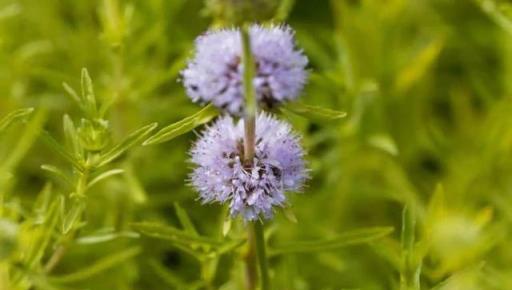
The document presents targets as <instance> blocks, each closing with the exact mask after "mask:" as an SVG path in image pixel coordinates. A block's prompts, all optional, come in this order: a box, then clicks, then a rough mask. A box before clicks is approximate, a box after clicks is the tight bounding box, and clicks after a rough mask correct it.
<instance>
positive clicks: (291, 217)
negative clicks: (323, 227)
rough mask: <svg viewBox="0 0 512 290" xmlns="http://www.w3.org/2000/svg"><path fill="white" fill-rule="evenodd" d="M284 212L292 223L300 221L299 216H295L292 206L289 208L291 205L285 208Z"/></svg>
mask: <svg viewBox="0 0 512 290" xmlns="http://www.w3.org/2000/svg"><path fill="white" fill-rule="evenodd" d="M283 214H284V216H285V217H286V219H287V220H289V221H291V222H292V223H294V224H296V223H297V222H298V221H297V216H295V213H294V212H293V210H292V209H291V208H289V207H285V208H283Z"/></svg>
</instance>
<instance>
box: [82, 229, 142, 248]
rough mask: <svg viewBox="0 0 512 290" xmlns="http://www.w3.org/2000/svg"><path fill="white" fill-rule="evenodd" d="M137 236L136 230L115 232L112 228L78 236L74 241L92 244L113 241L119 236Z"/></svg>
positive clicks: (134, 237)
mask: <svg viewBox="0 0 512 290" xmlns="http://www.w3.org/2000/svg"><path fill="white" fill-rule="evenodd" d="M139 237H140V235H139V233H136V232H131V231H121V232H116V231H114V230H113V229H110V230H109V231H103V232H98V233H96V234H92V235H88V236H83V237H80V238H78V239H77V240H76V242H77V243H78V244H82V245H92V244H99V243H105V242H110V241H113V240H116V239H119V238H130V239H136V238H139Z"/></svg>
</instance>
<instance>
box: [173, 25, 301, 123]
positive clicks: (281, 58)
mask: <svg viewBox="0 0 512 290" xmlns="http://www.w3.org/2000/svg"><path fill="white" fill-rule="evenodd" d="M249 36H250V39H251V50H252V53H253V55H254V61H255V64H256V75H255V77H254V79H253V84H254V88H255V90H256V97H257V99H258V101H259V102H260V104H261V105H264V106H266V107H272V106H274V105H275V104H277V103H281V102H284V101H289V100H293V99H296V98H297V96H298V95H299V94H300V92H301V91H302V89H303V87H304V83H305V82H306V78H307V72H306V70H305V67H306V65H307V63H308V59H307V57H306V56H304V54H303V53H302V51H301V50H297V49H296V47H295V41H294V33H293V31H292V30H291V29H290V28H289V27H287V26H270V27H264V26H259V25H253V26H251V28H250V30H249ZM241 60H242V44H241V38H240V32H239V30H238V29H226V30H218V31H210V32H207V33H206V34H204V35H202V36H200V37H198V38H197V40H196V53H195V56H194V58H193V59H192V61H190V63H189V64H188V67H187V68H186V69H185V70H184V71H183V72H182V77H183V83H184V85H185V87H186V90H187V94H188V95H189V96H190V98H191V99H192V100H193V101H194V102H201V103H208V102H211V103H213V104H214V105H215V106H217V107H219V108H222V109H224V110H226V111H227V112H229V113H231V114H234V115H238V116H240V115H241V114H242V112H243V104H244V97H243V85H242V75H243V68H242V61H241Z"/></svg>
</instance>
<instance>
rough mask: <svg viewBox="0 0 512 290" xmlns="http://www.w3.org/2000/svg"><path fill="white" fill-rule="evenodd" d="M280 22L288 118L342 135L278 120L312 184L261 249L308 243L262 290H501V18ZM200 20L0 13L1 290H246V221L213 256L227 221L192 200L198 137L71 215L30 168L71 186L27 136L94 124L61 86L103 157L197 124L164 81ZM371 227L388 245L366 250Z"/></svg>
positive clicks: (214, 20)
mask: <svg viewBox="0 0 512 290" xmlns="http://www.w3.org/2000/svg"><path fill="white" fill-rule="evenodd" d="M281 5H282V6H281V9H280V10H279V13H278V18H281V19H284V18H286V15H288V12H289V16H288V18H287V20H286V22H287V23H289V24H290V25H291V26H292V27H293V28H294V29H295V30H296V31H297V39H298V43H299V46H301V47H303V48H304V51H305V53H306V54H307V55H308V57H309V58H310V62H311V64H310V69H311V78H310V81H309V84H308V86H307V89H306V91H305V92H304V94H303V96H302V97H301V101H302V102H304V103H306V104H309V105H315V106H321V107H325V108H330V109H334V110H340V111H346V112H347V117H346V118H343V119H336V120H330V119H328V120H326V119H323V118H304V117H302V116H297V115H294V114H293V113H290V112H289V111H286V110H284V112H283V113H282V114H281V116H280V117H281V118H284V119H287V120H289V121H290V122H291V123H292V124H293V126H294V127H295V128H296V130H297V131H299V132H301V133H302V134H303V135H304V139H303V143H304V146H305V148H306V149H307V151H308V162H309V165H310V168H311V175H312V178H311V180H310V181H309V184H308V187H307V189H306V190H305V192H304V194H298V195H290V198H291V200H292V202H291V203H292V211H293V212H294V215H295V216H296V218H297V220H298V221H297V223H293V222H292V221H290V219H293V218H286V217H285V216H286V214H283V213H278V214H277V217H276V219H275V220H274V221H272V222H271V223H270V224H269V225H267V236H268V237H269V240H268V244H269V247H270V249H272V247H273V246H275V245H280V244H281V245H286V244H287V243H288V244H289V245H290V244H291V246H290V247H289V248H288V249H290V248H291V249H292V250H293V247H294V246H295V247H297V245H300V244H294V241H300V240H313V241H317V242H312V243H311V244H307V245H306V246H302V248H301V247H298V248H297V249H298V250H296V251H291V253H282V254H275V255H273V256H272V257H271V258H270V266H271V277H272V284H273V287H274V289H276V290H277V289H279V290H287V289H288V290H301V289H312V290H319V289H326V290H327V289H333V290H334V289H376V290H377V289H403V290H405V289H416V290H418V289H440V290H459V289H463V290H477V289H478V290H493V289H501V290H507V289H512V250H511V248H510V242H511V241H512V240H511V237H512V236H511V235H512V233H511V230H510V228H511V225H512V214H511V212H512V178H511V177H512V175H511V172H512V171H511V170H512V99H511V96H512V86H511V85H510V83H511V82H510V79H511V77H512V42H511V40H512V22H511V20H510V18H509V15H510V16H511V17H512V14H511V13H512V6H511V5H510V3H509V2H508V1H499V0H496V1H494V0H467V1H449V0H419V1H407V0H386V1H382V0H332V1H327V0H320V1H308V0H297V1H284V4H282V3H281ZM205 7H206V6H205V3H203V1H200V0H167V1H165V0H145V1H121V0H120V1H118V2H117V1H115V0H105V1H99V0H94V1H85V0H84V1H66V0H44V1H35V0H0V96H1V97H0V116H2V117H3V116H6V115H7V114H8V113H9V112H12V111H14V110H16V109H21V108H34V111H33V112H31V113H30V112H25V113H26V114H25V115H24V116H22V117H20V118H18V119H17V122H13V123H12V124H11V125H10V126H9V128H7V129H6V130H4V131H3V132H0V134H1V135H0V196H1V198H0V200H2V201H0V289H1V290H11V289H12V290H14V289H16V290H17V289H92V290H112V289H115V290H123V289H143V290H150V289H226V290H228V289H243V274H244V273H243V267H244V266H243V261H242V259H241V257H242V256H243V252H244V246H245V245H244V244H243V238H244V235H245V234H244V225H243V223H241V222H240V221H235V222H233V224H232V226H231V230H230V232H229V234H228V236H227V237H226V238H223V237H222V234H221V232H222V228H223V227H224V228H226V227H227V225H226V224H225V222H224V219H225V209H223V208H222V207H220V206H218V205H206V206H204V205H201V204H200V203H199V202H198V201H197V200H196V193H194V192H193V190H192V189H191V188H190V187H189V186H187V184H186V179H187V174H188V173H189V172H190V169H189V165H188V163H187V158H188V155H187V150H188V148H189V147H190V144H191V143H192V142H193V140H195V138H196V135H195V134H194V133H193V132H188V133H186V134H184V135H181V136H178V137H176V138H174V139H173V140H170V141H168V142H165V143H161V144H157V145H152V146H131V148H130V150H129V151H126V152H124V151H123V152H122V153H123V154H121V155H120V156H117V157H118V158H116V159H115V160H113V161H112V162H108V165H106V166H107V169H108V170H110V169H122V170H123V172H122V173H121V171H118V172H116V171H113V172H112V171H111V172H110V173H112V174H113V175H112V176H109V178H106V179H104V180H102V181H100V182H98V183H96V184H95V185H94V186H91V187H90V189H87V190H86V193H85V194H84V196H83V197H80V199H77V198H76V196H73V195H72V194H70V193H71V192H73V190H70V189H69V188H67V187H66V185H65V184H63V182H61V181H59V179H58V178H57V179H56V178H55V176H54V174H51V173H50V172H49V171H48V170H43V169H42V168H41V166H42V165H44V164H49V165H51V166H56V167H57V168H59V170H62V171H63V172H64V174H67V175H69V176H71V178H72V181H71V183H73V182H78V181H77V180H79V178H78V177H79V176H80V175H79V174H77V171H76V169H72V166H71V165H70V163H69V161H66V159H64V158H62V157H61V156H59V154H58V152H56V151H55V150H52V145H51V144H50V146H48V141H47V142H46V143H45V142H43V140H44V139H45V138H43V137H41V136H40V135H41V134H42V133H41V134H40V132H41V131H42V130H43V129H44V130H45V131H47V132H49V134H50V135H51V136H53V138H54V139H55V140H57V142H58V143H61V144H64V143H65V142H64V140H65V139H66V135H65V134H64V131H63V127H62V122H63V121H62V120H63V116H64V115H65V114H67V115H69V119H70V120H72V121H73V123H74V124H75V125H76V126H79V124H81V122H82V121H81V119H82V118H86V119H87V118H88V117H87V116H86V115H84V113H83V112H81V111H80V110H79V106H77V104H76V103H75V102H74V101H73V98H70V97H69V96H68V94H67V93H66V91H65V89H63V87H62V83H63V82H65V83H67V84H69V86H70V87H72V88H74V89H75V90H76V91H80V71H81V68H82V67H87V69H88V71H89V73H90V75H91V77H92V79H93V83H94V91H95V95H96V98H97V101H98V103H100V104H103V106H104V108H108V110H107V113H106V114H105V116H104V119H105V120H108V126H107V130H106V133H105V134H107V135H106V136H104V138H105V140H107V141H105V142H108V145H106V146H113V145H114V144H119V142H121V141H122V140H124V139H125V138H126V137H127V136H128V135H129V134H130V133H131V132H133V131H135V130H137V129H139V128H141V127H143V126H145V125H148V124H151V123H153V122H158V124H159V127H158V128H159V129H161V128H163V127H164V126H166V125H168V124H172V123H174V122H176V121H179V120H181V119H183V118H185V117H187V116H190V115H192V114H193V113H195V112H197V111H198V110H199V107H198V106H197V105H195V104H192V103H191V101H190V100H189V99H188V98H187V97H186V96H185V94H184V89H183V87H182V85H181V84H180V83H179V82H178V81H177V80H178V79H179V71H180V70H181V69H182V68H183V67H184V65H185V61H186V60H187V58H188V57H189V56H190V55H191V49H192V48H193V40H194V38H195V37H196V36H197V35H199V34H201V33H202V32H204V31H205V30H207V29H208V28H209V27H210V26H219V25H221V23H222V19H220V17H221V16H222V13H220V14H218V13H208V10H207V8H205ZM288 10H289V11H288ZM210 12H211V11H210ZM217 12H218V11H217ZM102 118H103V116H102ZM18 121H22V122H18ZM68 121H69V120H68ZM68 125H69V123H68ZM98 126H99V125H98ZM0 127H1V126H0ZM157 130H158V129H157ZM77 134H78V133H77ZM148 134H149V133H148ZM43 135H44V134H43ZM141 140H142V139H141ZM141 140H137V141H141ZM68 141H69V140H68ZM50 143H51V142H50ZM71 143H72V142H71ZM139 143H141V142H137V144H138V145H140V144H139ZM68 145H69V144H68ZM108 148H111V147H108ZM53 149H55V146H53ZM105 170H106V169H105ZM50 171H51V170H50ZM103 172H105V171H103ZM93 173H94V172H93ZM114 173H117V174H114ZM74 178H78V179H74ZM64 183H65V182H64ZM74 192H75V195H76V190H75V191H74ZM77 200H80V204H83V205H84V209H77V208H80V207H79V206H76V207H74V206H73V205H74V204H77ZM63 204H64V205H63ZM404 208H406V210H404ZM73 210H75V211H76V212H77V214H76V216H77V217H73ZM82 210H83V211H82ZM287 215H288V216H289V215H290V213H287ZM140 222H145V223H144V224H140ZM135 223H137V224H135ZM60 224H63V225H66V224H68V225H70V227H71V228H72V230H71V231H72V232H73V234H72V235H68V236H66V235H63V232H62V230H59V229H60V228H61V226H59V225H60ZM163 227H165V228H163ZM368 227H393V228H394V231H393V233H391V234H389V235H385V234H382V235H378V236H379V237H380V238H378V239H377V238H375V239H373V238H372V239H368V242H367V243H361V242H365V241H367V240H366V239H365V238H364V237H365V236H366V234H365V233H367V232H365V230H363V232H362V233H363V234H361V236H362V237H363V238H361V239H360V240H358V237H359V236H358V233H361V232H360V231H361V230H360V229H361V228H368ZM372 229H375V230H378V229H379V228H372ZM380 229H384V228H380ZM196 231H197V233H199V234H200V235H201V237H198V236H197V235H196ZM354 231H355V232H354ZM358 231H359V232H358ZM368 231H370V232H371V231H372V230H371V229H369V230H368ZM347 233H348V234H347ZM63 237H65V238H63ZM162 237H163V239H162ZM212 239H213V241H212ZM218 241H222V242H221V243H220V246H219V248H216V247H217V244H216V243H217V242H218ZM62 244H65V245H66V250H65V254H63V256H62V259H60V260H59V262H58V263H57V264H56V265H55V267H53V268H52V269H50V270H48V269H45V265H47V264H48V261H49V260H50V259H51V257H52V255H53V253H54V252H55V251H56V250H58V248H59V245H62ZM348 244H354V245H348ZM276 247H277V246H276ZM285 249H286V248H285ZM191 252H192V253H191ZM198 252H201V254H197V253H198ZM224 252H225V253H224ZM204 253H206V254H204ZM219 253H222V255H221V254H219ZM14 282H16V283H14Z"/></svg>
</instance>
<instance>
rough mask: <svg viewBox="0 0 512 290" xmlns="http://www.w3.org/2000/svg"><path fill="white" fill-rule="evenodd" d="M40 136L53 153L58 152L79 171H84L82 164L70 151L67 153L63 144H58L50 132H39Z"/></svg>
mask: <svg viewBox="0 0 512 290" xmlns="http://www.w3.org/2000/svg"><path fill="white" fill-rule="evenodd" d="M41 137H42V138H43V141H44V142H45V143H46V145H48V146H49V147H50V148H51V149H53V151H55V153H57V154H59V155H60V156H61V157H63V158H64V159H66V160H67V161H69V162H70V163H71V164H72V165H73V166H75V168H76V169H78V170H80V171H84V165H83V164H82V163H81V162H80V161H79V160H77V159H76V158H75V157H74V156H73V155H72V154H71V153H69V152H68V151H67V150H66V148H64V146H62V145H60V144H59V142H58V141H57V140H55V139H54V138H53V137H52V136H51V135H50V133H48V132H47V131H44V130H43V131H42V132H41Z"/></svg>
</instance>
